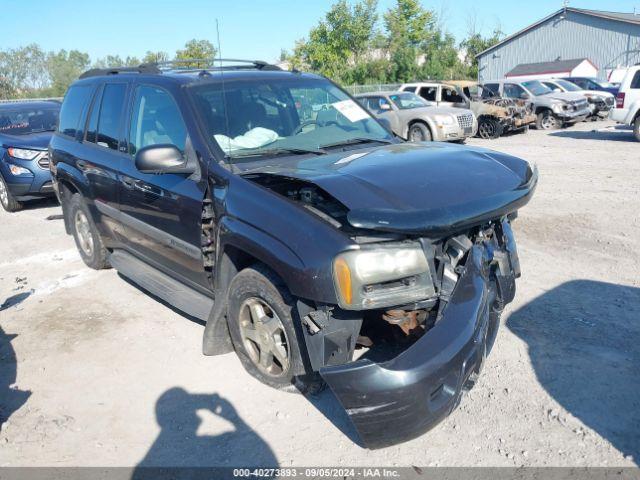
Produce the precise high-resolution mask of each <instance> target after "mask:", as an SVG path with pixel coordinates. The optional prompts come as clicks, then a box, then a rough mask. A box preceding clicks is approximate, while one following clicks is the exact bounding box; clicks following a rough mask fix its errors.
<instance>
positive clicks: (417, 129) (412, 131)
mask: <svg viewBox="0 0 640 480" xmlns="http://www.w3.org/2000/svg"><path fill="white" fill-rule="evenodd" d="M407 140H409V141H410V142H430V141H431V140H433V137H432V135H431V131H430V130H429V127H427V126H426V125H425V124H424V123H414V124H413V125H411V126H410V127H409V133H408V134H407Z"/></svg>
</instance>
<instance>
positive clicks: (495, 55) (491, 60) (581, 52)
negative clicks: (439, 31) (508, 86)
mask: <svg viewBox="0 0 640 480" xmlns="http://www.w3.org/2000/svg"><path fill="white" fill-rule="evenodd" d="M477 58H478V69H479V71H478V77H479V78H478V79H479V80H480V81H487V80H493V79H499V78H503V77H504V76H505V75H506V74H507V73H508V72H509V71H511V70H513V69H514V68H515V67H516V66H517V65H520V64H526V63H538V62H553V61H559V60H569V59H583V58H586V59H588V60H589V61H590V62H592V63H593V64H594V65H595V66H596V67H597V68H598V75H597V76H598V77H599V78H600V79H603V80H606V79H607V76H608V74H609V72H610V71H612V70H614V69H616V68H619V67H626V66H630V65H635V64H636V63H640V15H637V14H635V13H616V12H603V11H599V10H584V9H579V8H572V7H565V8H562V9H561V10H558V11H557V12H555V13H553V14H552V15H549V16H548V17H546V18H543V19H542V20H540V21H539V22H536V23H534V24H533V25H530V26H529V27H527V28H525V29H523V30H520V31H519V32H516V33H514V34H513V35H510V36H508V37H507V38H505V39H504V40H502V41H501V42H500V43H498V44H496V45H494V46H493V47H491V48H488V49H487V50H485V51H483V52H481V53H479V54H478V57H477Z"/></svg>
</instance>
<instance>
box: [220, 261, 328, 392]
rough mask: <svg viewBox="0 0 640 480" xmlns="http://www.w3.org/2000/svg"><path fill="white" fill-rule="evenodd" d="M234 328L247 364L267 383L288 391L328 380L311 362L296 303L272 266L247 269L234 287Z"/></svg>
mask: <svg viewBox="0 0 640 480" xmlns="http://www.w3.org/2000/svg"><path fill="white" fill-rule="evenodd" d="M228 302H229V303H228V315H227V321H228V325H229V333H230V334H231V339H232V341H233V345H234V347H235V350H236V353H237V354H238V357H239V358H240V361H241V362H242V365H243V367H244V368H245V370H247V372H248V373H250V374H251V375H252V376H254V377H255V378H257V379H258V380H260V381H261V382H263V383H265V384H267V385H269V386H271V387H274V388H277V389H280V390H287V391H296V390H298V391H300V392H302V393H315V392H317V391H319V390H320V389H321V388H322V386H323V385H324V383H323V382H322V380H321V379H320V377H319V375H317V374H315V373H313V372H311V371H310V368H307V367H306V366H305V362H304V359H303V353H302V352H303V351H304V350H303V347H302V346H301V344H300V343H299V342H298V339H299V338H302V332H301V331H300V332H299V333H298V330H300V325H299V322H298V324H295V323H294V322H295V321H297V320H298V319H296V318H295V317H294V316H295V312H296V309H295V302H294V299H293V297H292V296H291V294H290V293H289V291H288V290H287V288H286V287H285V286H284V285H283V284H282V282H281V281H280V280H279V279H278V278H277V277H276V276H275V275H274V274H272V273H271V272H270V271H269V270H268V269H266V268H263V267H261V266H256V267H253V268H246V269H244V270H242V271H241V272H240V273H238V274H237V275H236V276H235V278H234V279H233V281H232V282H231V285H230V287H229V300H228Z"/></svg>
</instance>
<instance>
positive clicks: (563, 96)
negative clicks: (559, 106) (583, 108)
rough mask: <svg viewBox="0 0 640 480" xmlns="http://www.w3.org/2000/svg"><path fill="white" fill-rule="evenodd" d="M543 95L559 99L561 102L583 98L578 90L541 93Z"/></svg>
mask: <svg viewBox="0 0 640 480" xmlns="http://www.w3.org/2000/svg"><path fill="white" fill-rule="evenodd" d="M543 97H546V98H550V99H552V100H560V101H563V102H569V103H570V102H575V101H578V100H584V95H583V94H582V93H578V92H553V93H548V94H546V95H543Z"/></svg>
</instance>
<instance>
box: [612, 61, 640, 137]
mask: <svg viewBox="0 0 640 480" xmlns="http://www.w3.org/2000/svg"><path fill="white" fill-rule="evenodd" d="M610 118H611V119H612V120H615V121H616V122H618V123H624V124H625V125H633V134H634V136H635V137H636V140H638V141H639V142H640V65H636V66H635V67H630V68H629V69H628V70H627V74H626V75H625V76H624V80H622V83H621V84H620V90H619V91H618V95H617V96H616V108H614V109H613V110H611V114H610Z"/></svg>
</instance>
